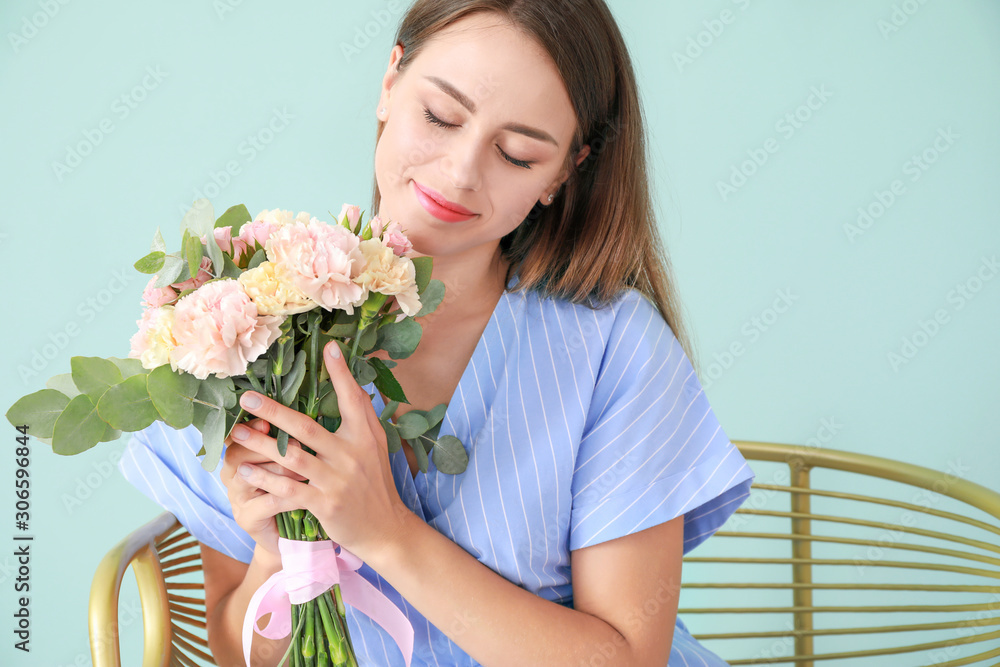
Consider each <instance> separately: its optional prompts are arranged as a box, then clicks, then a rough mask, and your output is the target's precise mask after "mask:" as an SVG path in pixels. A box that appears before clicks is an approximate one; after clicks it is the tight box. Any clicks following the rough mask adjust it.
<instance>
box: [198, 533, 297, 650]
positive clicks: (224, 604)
mask: <svg viewBox="0 0 1000 667" xmlns="http://www.w3.org/2000/svg"><path fill="white" fill-rule="evenodd" d="M279 570H281V559H280V558H277V557H276V556H274V555H273V554H270V553H268V552H267V551H264V550H263V549H262V548H261V547H260V546H257V547H256V548H255V549H254V555H253V559H252V560H251V561H250V565H249V566H248V567H247V572H246V576H244V578H243V581H242V582H240V584H239V585H238V586H237V587H236V588H234V589H233V590H232V591H230V592H229V593H228V594H227V595H225V596H224V597H222V598H220V599H219V601H218V603H217V604H216V606H215V609H214V610H213V613H212V615H211V617H209V618H208V643H209V646H210V647H211V649H212V655H213V657H214V658H215V662H216V663H217V664H218V665H219V667H246V663H245V662H244V659H243V636H242V633H243V619H244V618H245V617H246V613H247V607H249V606H250V598H252V597H253V594H254V593H255V592H256V591H257V589H258V588H259V587H260V586H261V584H263V583H264V582H265V581H267V579H268V577H270V576H271V575H272V574H274V573H275V572H278V571H279ZM267 619H268V617H267V616H265V617H264V618H263V619H261V622H262V624H263V623H264V622H265V621H266V620H267ZM290 643H291V637H285V638H284V639H279V640H273V639H266V638H265V637H262V636H260V635H258V634H256V633H254V637H253V644H252V650H251V653H250V665H251V667H275V666H276V665H277V664H278V661H279V660H280V659H281V656H283V655H284V654H285V651H286V650H287V649H288V645H289V644H290Z"/></svg>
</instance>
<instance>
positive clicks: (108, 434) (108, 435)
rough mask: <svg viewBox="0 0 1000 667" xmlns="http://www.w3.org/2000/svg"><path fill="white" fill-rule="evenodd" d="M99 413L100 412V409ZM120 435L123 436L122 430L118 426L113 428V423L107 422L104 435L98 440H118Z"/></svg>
mask: <svg viewBox="0 0 1000 667" xmlns="http://www.w3.org/2000/svg"><path fill="white" fill-rule="evenodd" d="M98 414H100V412H99V411H98ZM120 437H122V432H121V431H119V430H118V429H116V428H112V426H111V424H106V428H105V429H104V435H102V436H101V439H100V440H98V442H111V441H112V440H117V439H118V438H120Z"/></svg>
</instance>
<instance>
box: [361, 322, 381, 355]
mask: <svg viewBox="0 0 1000 667" xmlns="http://www.w3.org/2000/svg"><path fill="white" fill-rule="evenodd" d="M377 341H378V327H377V326H375V325H373V324H369V325H368V326H367V327H365V330H364V331H363V332H362V333H361V337H360V338H359V339H358V348H359V349H360V350H362V351H364V352H368V351H370V350H371V349H372V348H373V347H375V343H376V342H377Z"/></svg>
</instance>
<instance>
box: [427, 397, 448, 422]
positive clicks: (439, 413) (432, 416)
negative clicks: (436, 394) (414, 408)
mask: <svg viewBox="0 0 1000 667" xmlns="http://www.w3.org/2000/svg"><path fill="white" fill-rule="evenodd" d="M447 409H448V404H447V403H438V404H437V405H435V406H434V407H433V408H431V409H430V410H429V411H428V412H427V413H426V417H427V424H428V425H430V426H431V428H433V427H434V426H437V425H438V424H440V423H441V420H442V419H444V413H445V411H446V410H447Z"/></svg>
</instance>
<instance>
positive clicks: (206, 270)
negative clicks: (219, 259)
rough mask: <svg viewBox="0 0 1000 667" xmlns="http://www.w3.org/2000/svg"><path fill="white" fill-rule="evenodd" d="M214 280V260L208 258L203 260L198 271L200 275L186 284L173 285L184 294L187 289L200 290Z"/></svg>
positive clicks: (189, 279) (186, 281)
mask: <svg viewBox="0 0 1000 667" xmlns="http://www.w3.org/2000/svg"><path fill="white" fill-rule="evenodd" d="M211 279H212V260H211V259H210V258H208V257H202V258H201V267H199V269H198V275H196V276H195V277H193V278H188V279H187V280H185V281H184V282H180V283H174V284H172V285H171V287H173V288H174V289H175V290H177V291H178V292H183V291H184V290H187V289H198V288H199V287H201V286H202V285H204V284H205V283H207V282H208V281H209V280H211Z"/></svg>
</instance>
